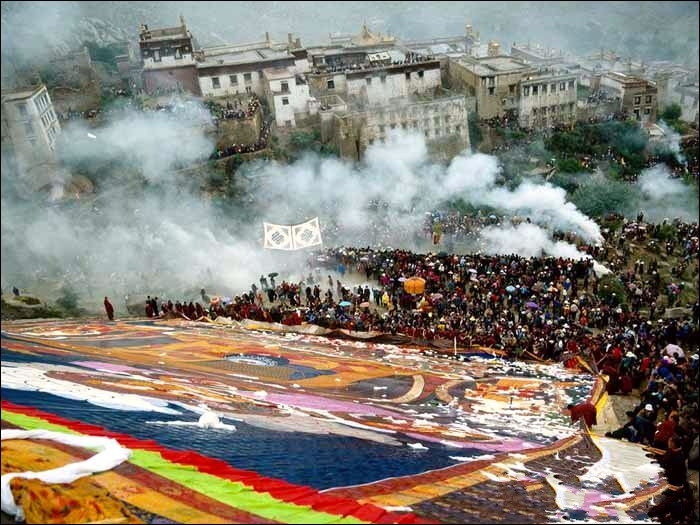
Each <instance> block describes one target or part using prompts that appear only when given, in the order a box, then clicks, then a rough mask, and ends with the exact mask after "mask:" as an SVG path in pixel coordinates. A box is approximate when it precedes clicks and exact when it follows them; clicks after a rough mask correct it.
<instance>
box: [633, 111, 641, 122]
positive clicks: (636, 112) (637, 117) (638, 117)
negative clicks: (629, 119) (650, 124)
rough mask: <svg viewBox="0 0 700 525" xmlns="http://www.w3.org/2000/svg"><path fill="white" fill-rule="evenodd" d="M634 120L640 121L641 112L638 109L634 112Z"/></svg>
mask: <svg viewBox="0 0 700 525" xmlns="http://www.w3.org/2000/svg"><path fill="white" fill-rule="evenodd" d="M634 118H636V119H637V120H640V115H639V110H638V109H635V110H634Z"/></svg>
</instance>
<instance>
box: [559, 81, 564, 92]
mask: <svg viewBox="0 0 700 525" xmlns="http://www.w3.org/2000/svg"><path fill="white" fill-rule="evenodd" d="M559 91H566V82H559Z"/></svg>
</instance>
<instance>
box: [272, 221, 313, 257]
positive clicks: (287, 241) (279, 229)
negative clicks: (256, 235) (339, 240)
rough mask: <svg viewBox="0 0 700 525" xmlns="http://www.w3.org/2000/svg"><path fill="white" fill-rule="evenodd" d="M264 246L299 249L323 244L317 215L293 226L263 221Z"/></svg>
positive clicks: (273, 248) (274, 248) (278, 248)
mask: <svg viewBox="0 0 700 525" xmlns="http://www.w3.org/2000/svg"><path fill="white" fill-rule="evenodd" d="M263 225H264V226H265V248H268V249H271V250H301V249H303V248H308V247H310V246H317V245H319V244H323V241H322V240H321V227H320V226H319V223H318V217H314V218H313V219H311V220H310V221H306V222H303V223H301V224H295V225H293V226H287V225H283V224H272V223H269V222H264V223H263Z"/></svg>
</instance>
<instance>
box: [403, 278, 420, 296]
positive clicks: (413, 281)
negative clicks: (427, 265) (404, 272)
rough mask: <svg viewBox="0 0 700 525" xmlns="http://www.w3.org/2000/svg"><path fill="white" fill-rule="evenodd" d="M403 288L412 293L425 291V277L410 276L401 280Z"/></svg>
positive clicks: (416, 293)
mask: <svg viewBox="0 0 700 525" xmlns="http://www.w3.org/2000/svg"><path fill="white" fill-rule="evenodd" d="M403 289H404V290H406V291H407V292H408V293H410V294H413V295H418V294H422V293H423V292H425V279H423V278H422V277H411V278H409V279H406V280H405V281H404V282H403Z"/></svg>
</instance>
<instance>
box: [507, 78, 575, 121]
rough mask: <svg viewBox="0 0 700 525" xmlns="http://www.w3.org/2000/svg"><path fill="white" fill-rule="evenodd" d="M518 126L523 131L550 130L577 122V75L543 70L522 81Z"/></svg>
mask: <svg viewBox="0 0 700 525" xmlns="http://www.w3.org/2000/svg"><path fill="white" fill-rule="evenodd" d="M519 95H520V97H519V101H518V123H519V124H520V126H521V127H523V128H537V129H543V128H550V127H552V126H555V125H557V124H568V125H573V124H574V122H576V98H577V96H576V75H575V74H573V73H567V72H556V71H548V70H542V71H538V72H537V73H534V74H531V75H528V76H526V77H525V78H523V79H522V80H521V81H520V85H519Z"/></svg>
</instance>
